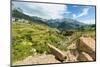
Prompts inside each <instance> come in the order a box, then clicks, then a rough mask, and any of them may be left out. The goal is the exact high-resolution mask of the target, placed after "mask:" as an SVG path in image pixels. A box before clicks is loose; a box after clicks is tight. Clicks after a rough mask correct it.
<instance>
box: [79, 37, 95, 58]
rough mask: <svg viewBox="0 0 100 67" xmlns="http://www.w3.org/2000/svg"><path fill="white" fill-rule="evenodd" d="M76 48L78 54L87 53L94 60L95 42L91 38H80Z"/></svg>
mask: <svg viewBox="0 0 100 67" xmlns="http://www.w3.org/2000/svg"><path fill="white" fill-rule="evenodd" d="M77 48H78V50H79V52H81V51H83V52H86V53H88V54H89V55H90V56H91V57H92V58H93V59H94V60H95V40H94V39H92V38H91V37H80V39H79V40H78V41H77Z"/></svg>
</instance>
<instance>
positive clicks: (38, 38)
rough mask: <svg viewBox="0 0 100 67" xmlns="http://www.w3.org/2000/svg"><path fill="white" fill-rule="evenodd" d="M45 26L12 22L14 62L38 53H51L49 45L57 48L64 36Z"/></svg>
mask: <svg viewBox="0 0 100 67" xmlns="http://www.w3.org/2000/svg"><path fill="white" fill-rule="evenodd" d="M57 31H58V30H57V29H54V28H53V29H52V28H50V27H48V26H47V25H45V24H37V23H32V24H29V23H20V22H12V61H13V62H15V61H17V60H21V59H24V58H25V57H27V56H29V55H34V54H37V53H44V52H45V53H49V50H48V47H47V43H51V44H53V45H55V46H56V47H57V45H59V46H60V45H61V44H60V41H62V40H63V39H64V36H62V35H59V34H58V33H57Z"/></svg>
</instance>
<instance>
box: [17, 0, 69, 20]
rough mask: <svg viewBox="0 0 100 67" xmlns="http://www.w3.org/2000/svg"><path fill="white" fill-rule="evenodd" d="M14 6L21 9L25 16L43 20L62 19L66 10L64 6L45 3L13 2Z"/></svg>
mask: <svg viewBox="0 0 100 67" xmlns="http://www.w3.org/2000/svg"><path fill="white" fill-rule="evenodd" d="M15 6H17V7H19V8H21V9H22V10H23V12H24V13H25V14H28V15H30V16H38V17H41V18H45V19H52V18H53V19H56V18H63V17H64V16H63V14H64V12H65V11H66V9H67V6H66V5H60V4H46V3H28V2H17V3H16V2H15ZM66 13H70V12H66Z"/></svg>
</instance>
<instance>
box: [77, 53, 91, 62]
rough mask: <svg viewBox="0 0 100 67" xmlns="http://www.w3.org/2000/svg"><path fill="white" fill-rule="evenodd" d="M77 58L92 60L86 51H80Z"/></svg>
mask: <svg viewBox="0 0 100 67" xmlns="http://www.w3.org/2000/svg"><path fill="white" fill-rule="evenodd" d="M78 60H79V61H93V59H92V57H91V56H90V55H89V54H88V53H86V52H81V53H80V55H79V57H78Z"/></svg>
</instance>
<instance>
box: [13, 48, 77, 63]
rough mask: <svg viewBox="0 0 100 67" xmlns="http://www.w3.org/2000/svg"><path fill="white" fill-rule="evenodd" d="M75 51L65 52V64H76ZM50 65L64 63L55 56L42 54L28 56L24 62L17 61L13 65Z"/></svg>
mask: <svg viewBox="0 0 100 67" xmlns="http://www.w3.org/2000/svg"><path fill="white" fill-rule="evenodd" d="M73 51H74V53H75V50H71V51H67V52H64V54H66V56H67V59H66V60H65V61H64V62H75V61H77V59H76V58H77V56H76V55H74V54H73ZM76 52H77V51H76ZM48 63H62V62H60V61H59V60H57V59H55V56H54V55H52V54H48V55H46V54H41V55H36V56H28V57H27V58H25V59H24V60H21V61H17V62H16V63H15V64H13V65H28V64H48Z"/></svg>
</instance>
